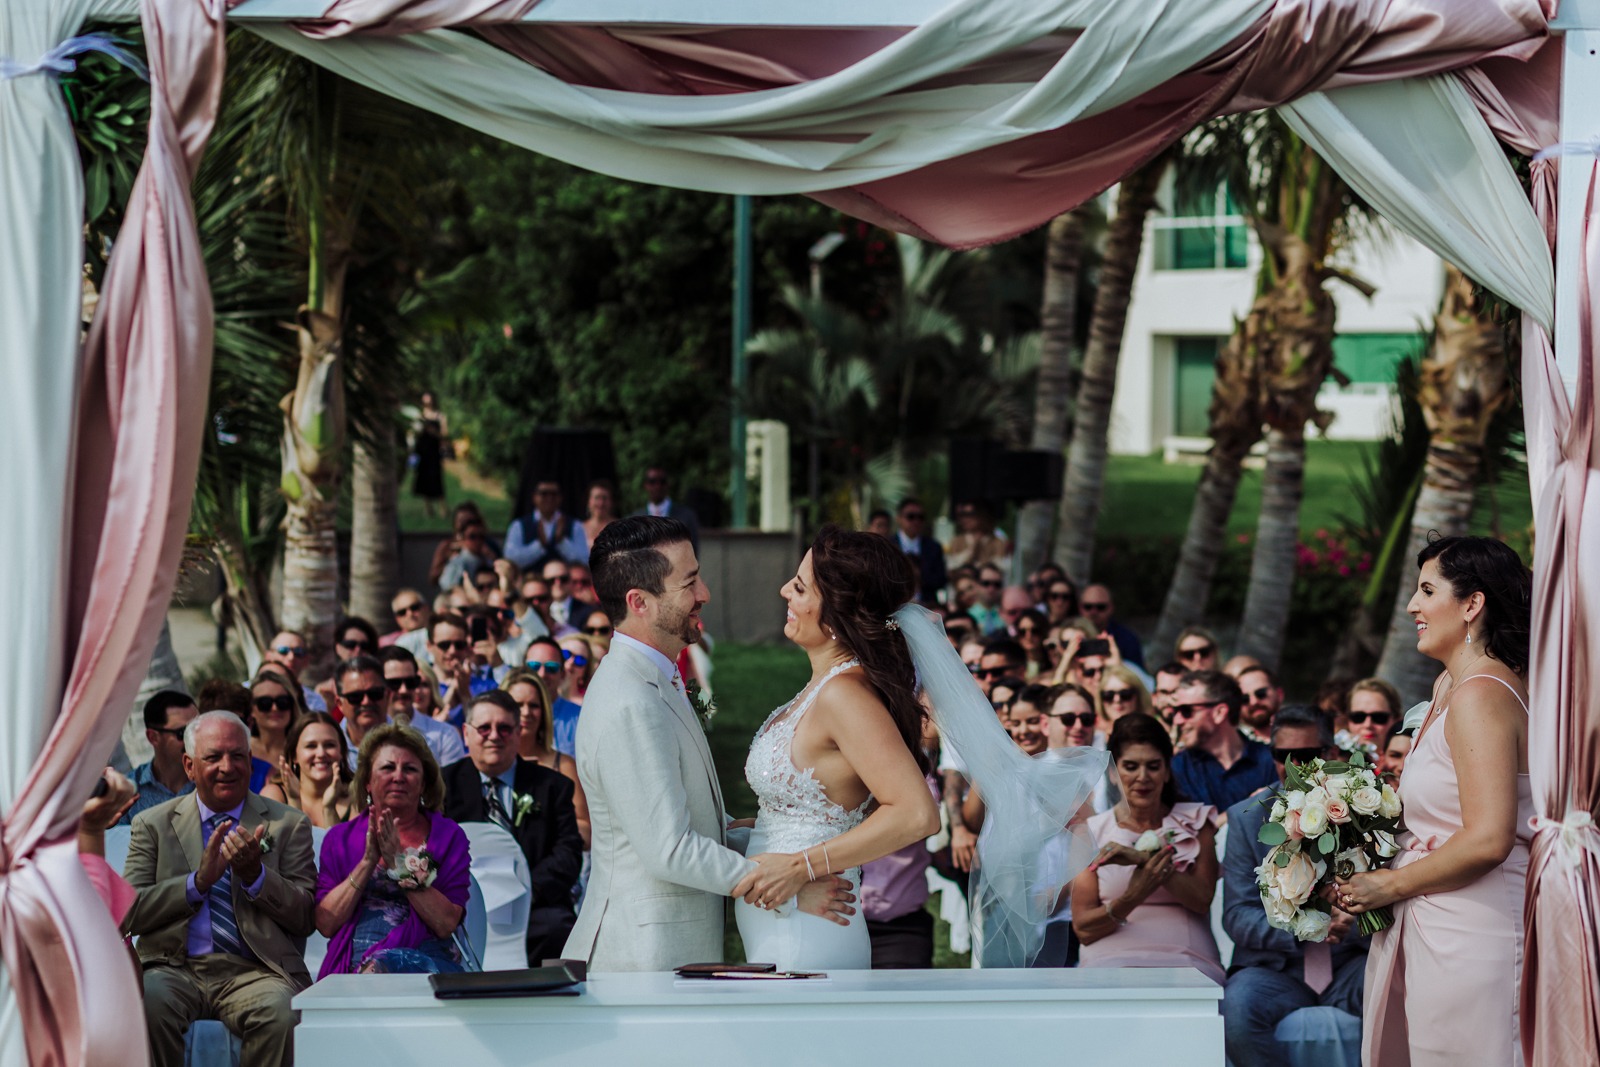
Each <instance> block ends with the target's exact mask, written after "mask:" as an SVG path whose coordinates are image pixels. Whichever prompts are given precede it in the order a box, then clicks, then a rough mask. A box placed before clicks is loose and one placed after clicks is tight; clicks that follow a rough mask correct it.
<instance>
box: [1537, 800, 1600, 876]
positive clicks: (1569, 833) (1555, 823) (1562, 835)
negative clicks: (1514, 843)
mask: <svg viewBox="0 0 1600 1067" xmlns="http://www.w3.org/2000/svg"><path fill="white" fill-rule="evenodd" d="M1528 825H1529V826H1530V827H1531V828H1532V829H1533V832H1534V833H1536V834H1538V833H1544V832H1545V831H1546V830H1551V831H1554V832H1555V833H1556V834H1557V835H1558V840H1559V841H1560V842H1561V854H1562V855H1563V856H1564V857H1565V858H1566V861H1567V863H1568V864H1570V865H1571V866H1573V867H1576V866H1578V865H1579V864H1580V863H1581V862H1582V860H1583V853H1584V852H1589V853H1591V854H1593V856H1594V857H1595V859H1596V860H1600V828H1597V827H1596V826H1595V823H1594V816H1592V815H1590V814H1589V813H1588V812H1586V811H1583V810H1582V809H1579V808H1574V809H1572V810H1571V811H1569V812H1567V815H1566V818H1564V819H1551V818H1547V817H1545V816H1543V815H1535V816H1534V817H1533V818H1531V819H1529V820H1528Z"/></svg>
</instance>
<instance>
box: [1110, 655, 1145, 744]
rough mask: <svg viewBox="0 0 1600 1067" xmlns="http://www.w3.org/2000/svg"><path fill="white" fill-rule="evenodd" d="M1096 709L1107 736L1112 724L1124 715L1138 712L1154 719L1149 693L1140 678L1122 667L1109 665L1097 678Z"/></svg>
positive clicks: (1128, 668)
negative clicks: (1098, 688) (1098, 690)
mask: <svg viewBox="0 0 1600 1067" xmlns="http://www.w3.org/2000/svg"><path fill="white" fill-rule="evenodd" d="M1096 696H1097V697H1098V698H1099V699H1098V701H1097V705H1098V707H1099V710H1100V727H1101V729H1103V730H1105V731H1106V732H1108V733H1109V732H1110V730H1111V725H1112V723H1115V722H1116V721H1117V720H1118V719H1120V718H1122V717H1123V716H1124V715H1132V714H1133V713H1134V712H1138V713H1139V714H1140V715H1153V714H1154V704H1153V703H1152V702H1151V699H1150V690H1148V689H1146V688H1145V687H1144V683H1143V682H1141V681H1140V680H1139V676H1138V675H1137V674H1135V673H1133V669H1132V668H1131V667H1129V666H1128V665H1127V664H1125V663H1108V664H1106V665H1105V669H1104V671H1103V673H1102V674H1101V676H1100V692H1099V693H1097V694H1096Z"/></svg>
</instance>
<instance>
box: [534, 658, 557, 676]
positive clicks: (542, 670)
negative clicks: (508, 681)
mask: <svg viewBox="0 0 1600 1067" xmlns="http://www.w3.org/2000/svg"><path fill="white" fill-rule="evenodd" d="M525 666H526V667H527V668H528V669H529V670H530V671H536V672H537V673H539V674H550V673H552V672H554V671H559V670H560V669H561V661H560V660H555V659H530V660H529V661H528V662H527V663H526V664H525Z"/></svg>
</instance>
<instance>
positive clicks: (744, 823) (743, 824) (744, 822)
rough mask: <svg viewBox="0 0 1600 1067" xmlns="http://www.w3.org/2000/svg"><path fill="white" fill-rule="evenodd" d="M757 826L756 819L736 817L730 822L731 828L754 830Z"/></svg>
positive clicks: (729, 827) (729, 826)
mask: <svg viewBox="0 0 1600 1067" xmlns="http://www.w3.org/2000/svg"><path fill="white" fill-rule="evenodd" d="M755 828H756V821H755V820H754V819H735V820H733V821H732V822H730V823H729V824H728V829H730V830H754V829H755Z"/></svg>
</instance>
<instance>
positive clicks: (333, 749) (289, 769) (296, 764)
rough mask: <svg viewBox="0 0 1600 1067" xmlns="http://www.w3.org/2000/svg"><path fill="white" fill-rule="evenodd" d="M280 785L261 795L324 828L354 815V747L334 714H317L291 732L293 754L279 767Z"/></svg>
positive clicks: (269, 787)
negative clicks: (352, 798)
mask: <svg viewBox="0 0 1600 1067" xmlns="http://www.w3.org/2000/svg"><path fill="white" fill-rule="evenodd" d="M278 777H279V783H278V784H270V785H268V786H267V787H266V789H264V790H262V793H261V795H262V796H264V797H266V798H267V799H269V800H276V801H278V802H280V803H283V804H287V805H289V806H290V807H291V808H294V809H295V810H296V811H299V812H302V813H303V814H304V815H305V817H306V818H308V819H310V820H311V825H312V826H315V827H318V828H320V829H327V828H328V827H330V826H337V825H339V824H340V823H342V822H345V821H346V820H348V819H349V818H350V816H351V814H352V802H351V799H350V783H351V781H353V780H354V778H355V773H354V772H353V771H352V770H351V769H350V746H349V743H348V742H346V741H345V738H344V731H343V730H341V729H339V724H338V723H337V722H335V721H334V718H333V716H332V715H329V714H328V713H327V712H325V711H313V712H311V713H310V714H308V715H305V716H303V717H302V718H301V719H300V720H299V721H298V722H296V723H295V724H294V726H293V728H291V729H290V730H289V753H288V755H287V756H285V757H284V759H283V762H282V763H281V764H280V765H279V767H278Z"/></svg>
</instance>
